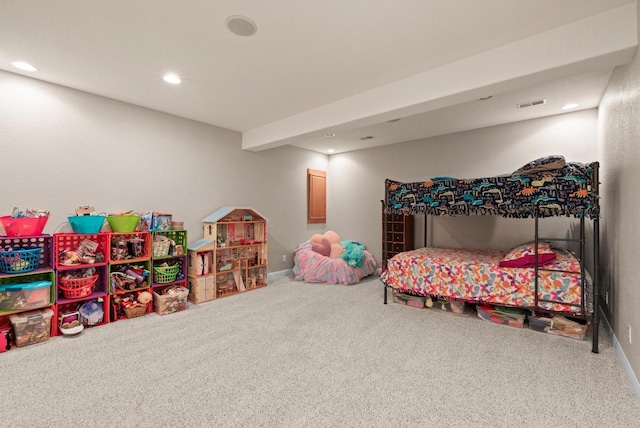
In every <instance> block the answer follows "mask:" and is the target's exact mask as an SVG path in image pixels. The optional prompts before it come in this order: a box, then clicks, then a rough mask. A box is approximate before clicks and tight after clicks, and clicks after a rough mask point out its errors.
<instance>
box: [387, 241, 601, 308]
mask: <svg viewBox="0 0 640 428" xmlns="http://www.w3.org/2000/svg"><path fill="white" fill-rule="evenodd" d="M504 254H505V252H503V251H497V250H465V249H456V248H434V247H427V248H420V249H417V250H413V251H407V252H404V253H400V254H397V255H396V256H394V257H393V258H391V259H389V260H388V262H387V269H386V270H385V271H384V272H383V273H382V275H381V276H380V279H381V280H382V281H383V282H384V283H385V284H386V285H388V286H390V287H392V288H394V289H395V290H398V291H400V292H405V293H411V294H417V295H422V296H426V295H429V296H440V297H444V298H449V299H458V300H465V301H471V302H482V303H489V304H498V305H507V306H517V307H530V308H532V307H534V306H535V298H534V295H535V270H534V268H503V267H500V266H498V263H499V262H500V260H501V259H502V257H503V256H504ZM556 254H557V257H556V260H555V261H554V262H552V263H549V264H546V265H545V266H544V268H548V269H559V270H567V271H572V272H576V273H577V274H568V273H563V272H549V271H544V270H540V271H539V280H538V290H539V291H538V298H539V299H544V300H552V301H553V302H557V303H549V302H538V308H539V309H546V310H550V311H558V312H568V313H573V314H580V313H581V308H580V303H581V300H582V284H581V277H580V274H579V272H580V263H579V262H578V260H577V259H576V258H575V257H574V256H573V255H572V254H571V253H569V252H568V251H564V250H556ZM585 276H586V275H585ZM586 282H587V283H588V284H587V285H588V286H589V285H590V282H589V281H588V277H587V281H586ZM586 291H587V292H589V287H587V290H586ZM573 305H575V306H573ZM589 306H590V305H587V312H591V309H590V308H589Z"/></svg>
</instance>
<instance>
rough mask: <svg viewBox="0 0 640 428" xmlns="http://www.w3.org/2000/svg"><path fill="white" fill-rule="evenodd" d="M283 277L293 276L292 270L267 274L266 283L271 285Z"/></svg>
mask: <svg viewBox="0 0 640 428" xmlns="http://www.w3.org/2000/svg"><path fill="white" fill-rule="evenodd" d="M285 276H293V269H285V270H279V271H277V272H269V274H268V275H267V283H269V284H270V283H272V282H273V281H277V280H279V279H280V278H284V277H285Z"/></svg>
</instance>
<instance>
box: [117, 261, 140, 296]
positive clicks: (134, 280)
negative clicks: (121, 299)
mask: <svg viewBox="0 0 640 428" xmlns="http://www.w3.org/2000/svg"><path fill="white" fill-rule="evenodd" d="M111 269H112V270H111V274H110V275H109V277H110V282H111V292H112V293H120V294H121V293H124V292H126V291H132V290H135V289H137V288H146V287H148V285H149V280H148V279H149V270H148V269H147V267H146V266H145V265H139V264H126V265H115V266H112V267H111Z"/></svg>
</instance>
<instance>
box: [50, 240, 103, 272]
mask: <svg viewBox="0 0 640 428" xmlns="http://www.w3.org/2000/svg"><path fill="white" fill-rule="evenodd" d="M99 246H100V244H99V243H98V242H97V241H94V240H91V239H89V238H87V239H83V240H82V241H81V242H80V243H78V245H77V247H76V248H75V249H74V250H71V249H68V248H67V249H64V250H62V251H61V252H60V253H59V254H58V265H59V266H76V265H91V264H94V263H101V262H104V253H102V251H100V250H98V248H99Z"/></svg>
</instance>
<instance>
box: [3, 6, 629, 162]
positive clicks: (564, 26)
mask: <svg viewBox="0 0 640 428" xmlns="http://www.w3.org/2000/svg"><path fill="white" fill-rule="evenodd" d="M636 6H637V5H636V1H635V0H634V1H630V0H537V1H535V2H532V1H529V0H483V1H482V2H479V1H477V0H456V1H451V0H429V1H424V0H403V1H393V0H378V1H372V0H350V1H344V0H323V1H321V2H319V1H314V0H272V1H268V2H267V1H261V0H217V1H207V0H183V1H181V2H175V1H169V0H137V1H133V2H132V1H128V0H127V1H125V0H111V1H108V2H107V1H99V0H83V1H78V0H75V1H74V0H57V1H51V0H31V1H24V0H3V1H2V2H0V69H2V70H6V71H10V72H14V73H19V74H23V75H28V76H30V77H33V78H36V79H41V80H44V81H48V82H52V83H56V84H59V85H63V86H67V87H70V88H74V89H78V90H82V91H86V92H90V93H94V94H98V95H102V96H105V97H109V98H113V99H116V100H121V101H125V102H128V103H132V104H136V105H140V106H144V107H148V108H151V109H155V110H159V111H162V112H167V113H170V114H174V115H177V116H181V117H185V118H189V119H193V120H197V121H201V122H205V123H209V124H212V125H216V126H220V127H224V128H228V129H232V130H236V131H239V132H242V136H243V138H242V139H243V143H242V145H243V148H244V149H247V150H264V149H269V148H272V147H278V146H281V145H285V144H291V145H295V146H298V147H302V148H306V149H310V150H316V151H320V152H323V153H326V152H327V150H328V149H329V148H332V149H334V150H335V152H336V153H340V152H344V151H349V150H358V149H362V148H367V147H373V146H379V145H385V144H393V143H398V142H402V141H409V140H415V139H418V138H424V137H428V136H434V135H441V134H445V133H451V132H458V131H462V130H468V129H475V128H479V127H484V126H491V125H496V124H501V123H508V122H513V121H519V120H525V119H531V118H534V117H541V116H547V115H552V114H559V113H561V112H563V110H560V109H559V107H560V106H562V105H563V104H566V103H568V102H575V103H578V104H579V106H578V107H577V109H584V108H592V107H595V106H597V105H598V103H599V102H600V99H601V96H602V93H603V91H604V89H605V88H606V84H607V82H608V79H609V76H610V73H611V70H612V69H613V67H615V66H617V65H620V64H624V63H627V62H629V61H630V60H631V58H632V56H633V53H634V51H635V47H636V45H637V28H636V27H637V22H636V21H637V11H636ZM232 15H243V16H246V17H248V18H250V19H251V20H252V21H254V22H255V23H256V24H257V32H256V34H255V35H253V36H250V37H242V36H238V35H235V34H233V33H232V32H230V31H229V29H228V28H227V27H226V25H225V21H226V19H227V18H228V17H229V16H232ZM532 17H534V18H535V19H532ZM15 60H22V61H27V62H29V63H31V64H33V65H35V66H36V67H38V71H37V72H35V73H29V72H24V71H20V70H17V69H15V68H14V67H12V65H11V63H12V61H15ZM168 72H173V73H176V74H178V75H179V76H180V77H181V79H182V84H180V85H170V84H167V83H165V82H164V81H163V80H162V76H163V75H164V74H166V73H168ZM488 96H491V98H490V99H488V100H485V101H478V100H479V99H480V98H485V97H488ZM541 98H545V99H546V100H547V103H546V104H544V105H540V106H534V107H530V108H526V109H517V108H516V104H517V103H520V102H525V101H531V100H535V99H541ZM398 118H400V119H401V120H399V121H394V122H389V121H390V120H394V119H398ZM328 133H335V134H336V136H335V137H332V138H329V137H325V136H324V135H325V134H328ZM367 136H372V137H374V138H371V139H367V140H361V138H363V137H367Z"/></svg>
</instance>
